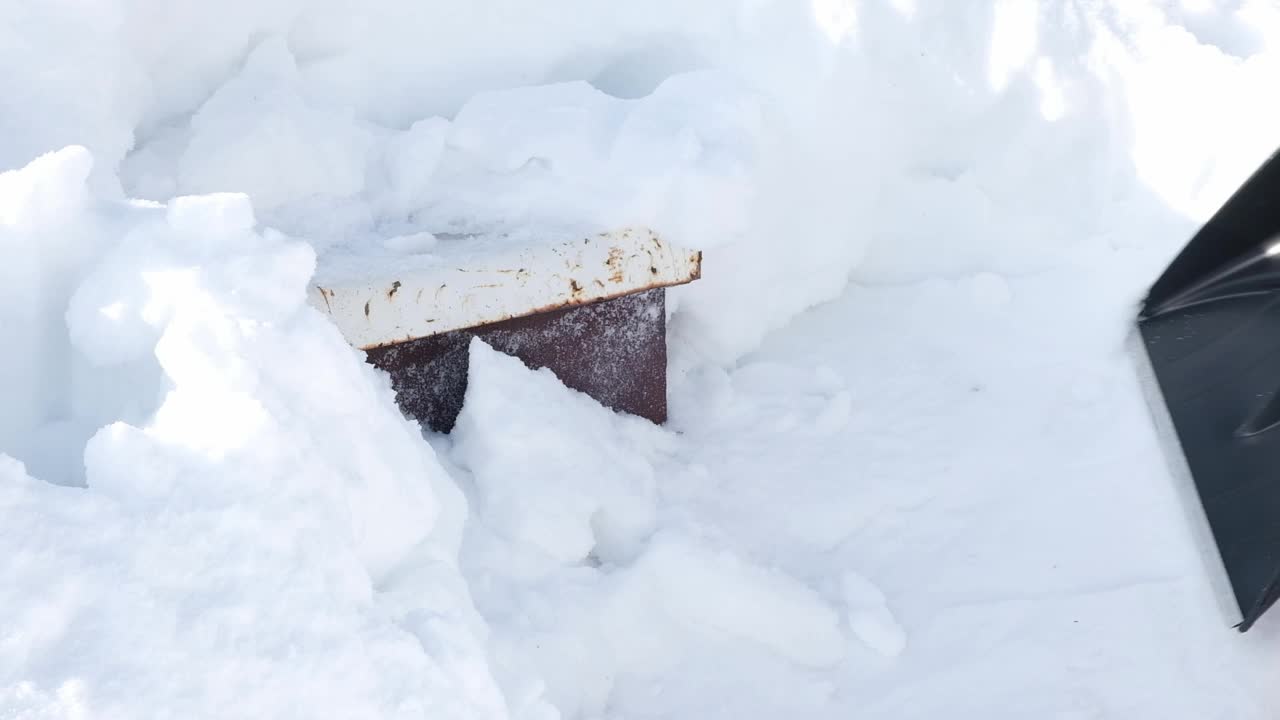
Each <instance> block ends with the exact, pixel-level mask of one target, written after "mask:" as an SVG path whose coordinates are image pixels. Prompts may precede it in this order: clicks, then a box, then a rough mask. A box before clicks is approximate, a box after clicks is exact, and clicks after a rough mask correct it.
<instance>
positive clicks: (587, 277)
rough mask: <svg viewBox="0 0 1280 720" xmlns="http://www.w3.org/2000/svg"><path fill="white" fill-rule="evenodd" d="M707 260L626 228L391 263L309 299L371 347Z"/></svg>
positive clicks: (578, 299)
mask: <svg viewBox="0 0 1280 720" xmlns="http://www.w3.org/2000/svg"><path fill="white" fill-rule="evenodd" d="M448 259H449V258H447V257H444V258H442V260H448ZM701 265H702V254H701V253H700V252H698V251H692V250H685V249H682V248H677V247H675V246H673V245H671V244H669V243H667V242H666V241H665V240H663V239H662V238H661V237H660V236H658V235H657V234H656V233H654V232H653V231H651V230H649V229H646V228H628V229H622V230H615V231H611V232H607V233H600V234H597V235H590V236H585V237H583V236H577V237H574V238H572V239H566V240H565V241H563V242H559V243H555V244H550V245H535V246H529V247H523V248H511V249H509V250H507V251H505V252H501V253H495V254H492V255H481V256H475V255H468V256H466V257H465V260H460V261H459V262H456V263H451V262H442V263H440V264H438V265H436V266H435V267H431V268H420V269H414V270H409V271H398V270H397V268H395V267H388V268H387V272H386V274H385V276H384V277H382V278H379V279H377V280H375V281H370V280H368V279H367V278H362V279H360V280H358V281H353V282H350V283H345V284H341V283H331V284H324V285H316V286H313V287H312V288H311V289H310V292H309V295H308V301H309V302H310V303H311V305H312V306H314V307H315V308H316V309H318V310H320V311H321V312H323V313H325V314H326V315H328V316H329V317H330V318H331V319H332V320H333V322H334V323H335V324H336V325H337V326H338V329H339V330H341V331H342V334H343V335H344V336H345V337H346V338H347V341H348V342H350V343H351V344H352V345H355V346H356V347H359V348H366V349H367V348H372V347H378V346H382V345H388V344H391V343H396V342H403V341H405V340H411V339H414V338H420V337H427V336H430V335H437V334H440V333H444V332H449V331H451V330H459V329H462V328H468V327H475V326H477V325H485V324H488V323H494V322H499V321H502V320H507V319H510V318H514V317H521V316H524V315H531V314H534V313H537V312H540V311H544V310H552V309H556V308H560V307H566V306H570V305H583V304H586V303H590V302H596V301H598V300H605V299H609V298H614V297H619V296H622V295H627V294H630V293H633V292H638V291H640V290H644V289H647V288H653V287H666V286H671V285H679V284H683V283H687V282H691V281H693V280H696V279H697V278H698V277H699V275H700V273H701Z"/></svg>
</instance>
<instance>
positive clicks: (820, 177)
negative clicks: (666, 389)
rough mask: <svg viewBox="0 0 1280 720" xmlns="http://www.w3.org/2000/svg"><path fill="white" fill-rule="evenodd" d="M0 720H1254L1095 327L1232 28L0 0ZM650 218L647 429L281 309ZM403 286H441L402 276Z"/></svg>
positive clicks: (1184, 15) (841, 15)
mask: <svg viewBox="0 0 1280 720" xmlns="http://www.w3.org/2000/svg"><path fill="white" fill-rule="evenodd" d="M0 10H3V13H2V14H0V67H3V68H4V70H5V71H4V72H2V73H0V91H2V92H0V109H3V112H0V169H5V170H8V171H7V172H4V173H3V174H0V259H2V260H3V262H0V278H2V279H3V282H0V333H3V335H2V337H3V338H4V345H3V348H4V352H3V353H0V394H2V395H3V397H4V398H5V403H4V407H3V410H0V558H3V559H4V561H3V563H0V716H3V717H19V718H46V717H47V718H55V717H58V718H61V717H66V718H77V717H92V718H98V717H103V718H107V717H110V718H115V717H218V718H228V717H273V718H284V717H300V718H301V717H306V718H315V717H343V718H347V717H370V718H375V717H376V718H388V717H405V718H410V717H413V718H417V717H424V718H426V717H430V718H449V717H458V718H463V717H465V718H477V717H483V718H507V717H510V718H536V719H539V720H541V719H544V718H545V719H549V718H555V717H563V718H601V719H603V718H609V719H619V720H620V719H621V718H632V719H634V718H659V717H664V718H665V717H672V718H690V717H700V718H744V717H745V718H754V717H759V718H778V717H803V718H827V717H830V718H847V717H876V718H880V717H882V718H917V717H918V718H925V717H930V718H931V717H939V716H942V717H958V718H984V719H986V718H1000V717H1008V718H1025V717H1037V718H1039V717H1045V718H1094V717H1161V718H1187V719H1188V720H1192V719H1194V720H1203V719H1204V718H1219V717H1220V718H1232V719H1236V718H1269V717H1273V716H1274V714H1275V712H1276V708H1277V707H1280V697H1278V696H1277V691H1276V690H1275V689H1274V683H1272V682H1270V679H1271V678H1272V677H1274V675H1275V673H1277V672H1280V650H1278V649H1277V647H1280V646H1278V645H1277V643H1280V621H1278V620H1276V619H1274V618H1271V619H1266V618H1264V620H1263V622H1261V623H1260V624H1259V625H1258V626H1257V627H1256V628H1255V629H1254V630H1253V631H1251V632H1250V633H1249V634H1247V635H1239V634H1237V633H1235V632H1233V631H1232V630H1231V629H1230V628H1229V626H1228V621H1227V618H1226V616H1225V615H1224V614H1223V613H1222V612H1221V610H1220V609H1219V607H1218V605H1217V604H1216V603H1217V599H1216V597H1215V592H1216V590H1217V588H1215V587H1214V577H1213V566H1212V564H1211V563H1206V562H1205V561H1204V560H1203V559H1202V550H1203V549H1204V548H1203V542H1202V541H1200V540H1199V539H1198V538H1197V537H1196V535H1195V526H1194V523H1193V522H1191V521H1190V520H1189V519H1188V513H1187V510H1188V505H1187V501H1188V498H1187V497H1186V495H1185V493H1184V492H1181V490H1183V488H1182V487H1181V486H1180V485H1179V482H1180V481H1179V480H1178V478H1177V474H1176V473H1175V472H1171V470H1170V464H1169V463H1168V462H1167V457H1166V454H1165V449H1164V448H1163V447H1162V445H1161V443H1160V442H1159V440H1158V437H1157V432H1156V430H1155V429H1154V425H1153V422H1152V418H1151V415H1150V413H1149V412H1148V410H1147V406H1146V403H1145V399H1144V397H1143V389H1142V386H1141V383H1140V381H1139V377H1140V367H1139V363H1138V362H1137V358H1136V357H1135V356H1134V354H1133V353H1132V352H1131V351H1130V349H1129V347H1128V345H1127V341H1128V337H1129V336H1128V333H1129V327H1130V317H1131V315H1132V313H1133V311H1134V309H1135V304H1136V302H1137V301H1138V299H1139V298H1140V297H1141V296H1142V293H1143V291H1144V290H1145V288H1146V286H1147V285H1148V284H1149V283H1150V282H1151V281H1152V279H1154V277H1155V276H1156V274H1158V272H1159V271H1160V269H1161V268H1162V267H1163V266H1164V264H1165V263H1166V262H1167V261H1168V259H1169V258H1170V257H1172V255H1173V254H1174V253H1175V252H1177V250H1178V249H1179V248H1180V247H1181V245H1182V243H1183V242H1184V241H1185V240H1186V239H1187V238H1188V237H1189V235H1190V233H1191V232H1192V231H1193V230H1194V228H1195V226H1196V223H1197V222H1199V221H1201V220H1203V219H1205V218H1206V217H1207V216H1208V214H1209V213H1211V212H1212V211H1213V210H1214V209H1215V208H1216V207H1217V205H1218V204H1219V203H1221V202H1222V200H1223V199H1225V197H1226V196H1227V195H1228V194H1229V193H1230V192H1231V191H1232V190H1233V189H1234V188H1235V187H1236V186H1237V185H1238V184H1239V182H1240V181H1241V180H1243V179H1244V177H1245V176H1247V174H1248V173H1249V172H1250V171H1252V169H1253V168H1254V167H1256V166H1257V165H1258V164H1259V163H1260V162H1261V161H1262V159H1263V158H1264V157H1265V156H1266V155H1267V154H1269V153H1270V152H1271V151H1272V150H1273V149H1274V147H1275V146H1277V145H1280V142H1278V139H1280V131H1277V130H1276V128H1278V127H1280V96H1278V95H1276V93H1275V92H1274V90H1273V86H1274V78H1275V77H1276V76H1277V73H1278V72H1280V10H1278V9H1277V8H1276V6H1275V5H1274V4H1273V3H1272V2H1270V1H1269V0H1164V1H1162V2H1149V3H1137V2H1127V1H1126V0H1114V1H1113V2H1086V1H1085V0H1001V1H992V2H986V1H984V2H963V3H961V2H941V1H940V0H939V1H938V2H928V1H927V0H811V1H809V2H800V1H798V0H705V1H700V2H697V3H689V2H680V1H678V0H653V1H652V2H647V3H630V4H617V3H610V4H602V3H595V2H587V1H586V0H551V1H548V2H539V3H527V2H521V1H519V0H472V1H471V2H460V1H458V0H429V1H427V2H415V3H410V2H405V1H403V0H382V1H380V2H365V1H364V0H269V1H264V0H256V1H250V0H243V1H235V2H221V3H211V2H207V0H173V1H171V2H164V3H157V2H143V1H142V0H91V1H88V2H86V1H84V0H77V1H76V2H62V1H50V2H41V3H26V2H20V1H18V0H0ZM631 223H638V224H645V225H649V226H652V227H655V228H657V229H659V230H660V231H661V232H663V234H664V235H666V236H667V237H669V238H671V239H672V240H673V241H674V242H677V243H679V244H682V245H687V246H691V247H698V248H701V249H703V250H704V251H705V266H704V277H703V279H702V280H700V281H698V282H697V283H694V284H693V285H690V286H687V287H682V288H679V289H676V290H674V291H673V292H672V295H671V301H672V302H671V306H672V308H673V316H672V318H671V326H670V327H671V332H670V346H671V352H672V366H671V371H670V384H671V403H672V417H671V421H670V423H669V424H668V425H667V426H666V427H662V428H659V427H654V426H652V425H650V424H648V423H646V422H644V421H641V420H638V419H635V418H629V417H623V416H618V415H616V414H614V413H611V412H609V411H607V410H605V409H604V408H602V407H601V406H599V405H598V404H596V403H595V402H593V401H592V400H590V399H589V398H587V397H585V396H582V395H580V394H577V393H574V392H571V391H569V390H566V389H565V388H564V387H563V386H562V385H561V384H560V383H559V381H558V380H557V379H556V378H555V377H554V376H552V375H551V374H550V373H548V372H546V371H540V372H534V371H530V370H528V369H526V368H525V367H524V366H523V365H522V364H520V363H519V362H517V361H515V360H513V359H511V358H508V357H506V356H503V355H499V354H496V353H494V352H492V351H491V350H489V349H488V348H486V347H485V346H483V345H481V344H476V345H475V346H473V347H472V349H471V353H472V377H471V384H470V387H469V391H468V397H467V403H466V407H465V408H464V410H463V414H462V416H461V417H460V418H459V423H458V427H457V429H456V430H455V431H454V432H453V433H452V434H451V435H449V436H439V435H434V434H430V433H426V434H424V433H422V432H421V431H420V429H419V428H418V427H417V426H416V425H415V424H414V423H412V422H409V421H407V420H406V419H404V418H403V416H402V415H401V414H400V412H399V411H398V410H397V408H396V405H395V402H394V397H393V395H392V392H391V389H390V384H389V382H388V380H387V378H386V377H385V376H384V375H382V374H381V373H379V372H377V371H375V370H374V369H373V368H372V367H370V366H369V365H367V364H365V363H364V362H363V356H362V354H361V353H359V352H358V351H356V350H353V349H352V348H351V347H350V346H349V345H348V344H347V342H346V341H345V340H344V338H343V337H342V336H341V335H340V334H339V332H338V331H337V329H336V328H334V327H333V326H332V325H331V324H330V323H329V322H328V321H326V320H325V319H324V318H323V317H322V316H321V315H320V314H319V313H317V312H316V311H315V310H314V309H312V308H311V307H310V306H308V305H307V303H306V288H307V285H308V283H309V282H311V281H312V280H313V279H315V278H317V277H334V276H339V275H342V274H345V273H352V272H367V271H368V270H369V269H370V268H371V267H376V266H377V265H379V264H387V263H397V262H400V263H403V262H411V261H412V262H418V261H423V258H424V256H429V255H430V254H431V253H432V252H433V248H436V247H437V244H438V242H439V241H438V239H437V238H438V236H443V235H446V234H448V235H456V234H466V233H495V232H497V233H501V232H512V233H521V232H531V231H532V232H536V233H542V234H554V233H556V232H570V231H573V232H577V231H580V230H583V229H605V228H611V227H616V226H620V225H624V224H631ZM428 259H429V258H428Z"/></svg>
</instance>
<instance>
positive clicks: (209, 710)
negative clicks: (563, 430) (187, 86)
mask: <svg viewBox="0 0 1280 720" xmlns="http://www.w3.org/2000/svg"><path fill="white" fill-rule="evenodd" d="M90 163H91V158H90V156H89V154H88V153H87V152H85V151H84V150H83V149H78V148H71V149H68V150H65V151H62V152H59V153H56V154H53V155H49V156H45V157H41V158H39V159H38V160H36V161H35V162H33V163H32V164H31V165H30V166H28V167H26V168H24V169H22V170H19V171H15V172H10V173H7V174H5V175H3V176H0V187H3V189H4V190H3V194H2V196H3V198H4V211H3V218H2V221H3V225H2V226H0V227H2V228H3V238H4V243H5V253H6V257H12V258H14V259H15V260H21V261H23V262H24V265H23V268H24V270H25V272H24V273H23V275H22V277H21V278H19V279H21V280H23V281H24V282H25V284H17V285H16V286H15V285H8V286H6V287H5V288H4V295H5V297H4V302H3V303H2V304H0V307H4V308H6V309H13V308H35V309H34V310H27V309H24V310H21V311H17V312H15V311H14V310H9V313H10V314H9V315H8V316H6V317H5V320H4V322H5V327H6V328H7V332H9V331H11V332H14V333H15V334H16V335H17V336H18V337H20V338H23V339H24V340H25V341H26V342H24V343H23V344H22V345H19V346H15V347H14V349H15V350H16V349H18V348H21V350H22V352H23V353H26V352H29V353H30V357H32V358H35V361H30V360H27V361H12V360H11V361H9V365H8V366H7V367H6V372H5V373H4V382H5V383H6V387H5V392H6V394H10V393H12V394H11V395H10V396H11V397H16V398H21V402H15V403H14V404H12V405H9V406H8V407H7V408H6V413H5V419H6V421H7V424H6V426H5V436H4V437H3V444H4V446H5V447H6V449H7V450H12V448H15V447H17V448H22V447H24V443H23V442H22V441H21V440H22V439H21V438H20V437H18V436H20V435H21V433H22V430H23V429H26V428H36V430H35V435H36V436H37V439H36V440H35V441H28V442H27V443H25V447H27V448H31V447H38V448H39V449H40V450H42V451H43V452H37V453H35V454H34V455H33V456H32V457H33V458H34V460H35V462H34V463H33V466H44V467H46V468H49V469H50V472H51V473H53V476H54V477H58V476H57V472H56V471H57V470H58V469H61V470H62V471H63V474H62V475H61V477H58V479H60V480H62V481H64V482H65V483H66V484H68V485H75V484H81V485H84V486H85V487H58V486H55V485H52V484H49V483H47V482H43V481H41V480H37V479H33V478H32V477H30V476H29V475H28V474H27V471H26V470H25V469H24V466H23V465H22V464H21V463H20V462H18V461H16V460H14V459H13V458H12V457H9V456H0V461H2V464H0V473H2V475H0V517H3V518H4V519H5V520H4V527H5V532H4V533H3V535H2V536H0V554H3V556H4V557H5V570H4V574H3V581H2V582H0V615H3V617H5V618H6V622H5V623H4V624H3V629H2V630H0V710H2V711H3V712H2V713H0V714H6V715H16V716H20V717H25V716H29V715H30V716H35V715H41V714H43V713H46V712H47V713H48V714H49V715H50V716H67V717H82V716H90V717H120V716H129V715H135V714H137V712H138V711H139V709H141V708H146V712H148V713H160V714H176V715H184V716H194V717H207V716H218V717H263V716H272V717H316V716H319V715H331V714H336V715H340V716H344V717H367V716H377V717H386V716H396V717H440V716H441V715H442V714H443V715H444V716H446V717H475V716H477V715H479V716H490V717H501V716H504V714H505V703H504V701H503V698H502V695H501V694H500V693H499V692H498V689H497V686H496V685H495V684H494V681H493V679H492V678H491V677H490V676H489V675H488V670H487V657H486V654H485V646H484V641H483V635H482V633H483V624H482V623H481V622H480V621H479V619H478V618H477V617H476V616H475V615H474V610H473V609H472V606H471V602H470V599H469V598H468V596H467V593H466V588H465V585H464V583H462V581H461V578H460V577H459V575H458V572H457V569H456V566H455V565H454V564H453V563H454V560H453V558H454V557H456V551H457V548H456V544H457V541H458V539H457V538H456V537H451V535H450V533H449V532H444V533H442V532H440V531H438V530H437V526H438V519H439V518H440V516H441V515H442V514H448V515H451V516H455V517H456V516H457V515H458V514H460V513H463V512H465V510H464V507H463V506H462V504H461V498H460V497H459V496H457V494H456V493H457V491H456V490H455V489H453V488H452V482H451V481H450V480H449V478H448V476H447V475H445V473H444V471H443V469H442V468H441V467H440V465H439V464H438V463H437V462H436V460H435V458H434V455H433V453H432V452H431V450H430V448H429V446H427V445H426V444H425V443H423V441H422V439H421V436H420V434H419V431H418V430H417V428H416V426H414V425H412V424H411V423H409V422H407V421H406V420H405V419H404V418H403V417H402V416H401V415H400V414H399V412H398V411H397V410H396V409H395V405H394V403H393V401H392V396H391V391H390V388H389V385H388V383H387V380H386V378H385V376H383V375H381V374H378V373H375V372H374V371H373V370H372V369H371V368H370V367H369V366H367V365H365V364H364V363H363V362H362V358H361V357H360V356H359V355H358V354H357V353H356V352H354V351H353V350H351V349H350V347H349V346H347V345H346V343H345V341H344V340H343V338H342V337H341V336H340V335H339V334H338V332H337V330H336V329H334V328H333V327H332V326H331V325H330V324H328V323H327V322H326V321H325V320H324V319H323V318H322V317H321V316H320V315H319V314H318V313H316V312H315V311H314V310H312V309H311V308H310V307H309V306H308V305H306V304H305V287H306V284H307V282H308V280H309V278H310V277H311V274H312V272H313V269H314V261H315V258H314V253H313V251H312V250H311V248H310V247H309V246H307V245H306V244H304V243H300V242H298V241H294V240H290V239H287V238H285V237H284V236H282V235H281V234H280V233H277V232H274V231H270V230H259V229H258V228H257V227H256V223H255V220H254V215H253V212H252V209H251V207H250V205H249V202H248V200H247V198H245V197H244V196H243V195H211V196H203V197H184V198H178V199H175V200H174V201H172V202H170V203H169V204H168V205H167V206H161V205H150V204H138V203H134V204H124V203H119V202H110V201H103V200H101V199H99V198H97V197H95V196H94V195H93V194H92V193H90V192H88V191H87V190H86V186H85V182H86V178H87V177H88V175H89V171H90ZM55 243H61V246H59V245H57V244H55ZM64 309H65V310H64ZM64 312H65V321H62V320H61V317H62V315H63V313H64ZM13 354H21V353H13ZM99 428H100V429H99ZM86 433H92V435H91V437H88V440H87V443H86V442H85V437H86ZM82 448H83V452H81V449H82ZM63 456H65V457H66V458H76V457H83V472H82V473H79V474H78V473H74V472H73V469H72V468H71V467H69V466H70V465H71V461H67V466H66V467H61V468H57V467H55V465H56V463H57V462H58V461H59V460H61V458H62V457H63ZM454 522H455V521H453V520H451V519H446V521H445V522H444V523H443V524H442V525H440V527H441V528H444V529H445V530H447V529H448V528H450V527H453V524H454ZM406 564H408V566H409V567H408V569H406ZM415 577H417V578H419V580H418V582H422V581H423V580H422V579H423V578H426V579H427V580H430V581H431V585H433V586H434V587H433V591H432V593H430V594H427V595H424V596H420V597H418V598H417V602H416V603H415V604H414V605H412V606H410V609H409V610H406V611H404V614H405V621H403V622H397V618H396V616H395V615H394V614H393V613H392V612H390V611H391V609H392V608H391V607H389V606H388V604H387V603H385V602H384V601H383V600H382V599H381V598H380V595H379V593H378V592H377V590H376V588H380V587H382V588H383V589H384V591H385V592H391V593H393V594H394V592H395V591H396V588H398V587H400V586H402V585H403V584H405V583H411V582H413V578H415ZM410 610H412V611H413V612H428V611H429V612H432V613H435V614H438V615H441V616H445V617H451V618H453V620H454V621H453V622H451V623H449V624H448V625H447V626H445V627H439V626H436V625H433V624H430V623H427V624H423V623H418V622H409V621H411V620H412V619H413V615H412V612H410Z"/></svg>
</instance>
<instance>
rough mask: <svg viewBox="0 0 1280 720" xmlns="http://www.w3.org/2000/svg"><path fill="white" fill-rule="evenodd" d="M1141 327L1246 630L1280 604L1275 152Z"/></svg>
mask: <svg viewBox="0 0 1280 720" xmlns="http://www.w3.org/2000/svg"><path fill="white" fill-rule="evenodd" d="M1138 327H1139V330H1140V332H1141V335H1142V339H1143V345H1144V347H1145V349H1146V353H1147V356H1148V358H1149V359H1150V363H1151V368H1152V370H1153V371H1154V373H1155V377H1156V381H1157V384H1158V386H1159V389H1160V393H1161V395H1162V396H1163V397H1164V401H1165V406H1166V407H1167V408H1168V411H1169V416H1170V419H1171V420H1172V421H1173V427H1174V430H1175V431H1176V434H1177V437H1178V441H1179V444H1180V446H1181V449H1182V453H1183V455H1184V456H1185V458H1186V461H1187V466H1188V467H1189V468H1190V471H1191V476H1192V480H1193V481H1194V483H1195V487H1196V492H1197V494H1198V496H1199V499H1200V503H1201V505H1202V506H1203V508H1204V514H1205V517H1206V519H1207V520H1208V523H1209V528H1210V530H1211V532H1212V534H1213V538H1214V541H1215V543H1216V544H1217V550H1218V555H1219V557H1220V558H1221V560H1222V564H1223V566H1224V569H1225V570H1226V575H1227V577H1228V579H1229V580H1230V583H1231V588H1232V592H1233V593H1234V595H1235V599H1236V602H1237V603H1238V604H1239V607H1240V614H1241V617H1242V618H1243V619H1242V621H1241V622H1240V624H1239V625H1238V626H1237V627H1238V628H1239V630H1240V631H1241V632H1243V631H1245V630H1248V629H1249V628H1250V627H1251V626H1252V625H1253V624H1254V622H1255V621H1257V619H1258V618H1259V617H1260V616H1261V615H1262V614H1263V613H1264V612H1266V610H1267V609H1268V608H1270V607H1271V606H1272V605H1273V604H1274V603H1275V602H1276V599H1277V597H1280V154H1277V155H1272V156H1271V158H1269V159H1268V160H1267V161H1266V163H1264V164H1263V165H1262V167H1261V168H1259V169H1258V170H1257V172H1255V173H1254V175H1253V176H1252V177H1250V178H1249V180H1248V181H1246V182H1245V184H1244V185H1242V186H1241V187H1240V189H1239V190H1238V191H1237V192H1236V194H1235V195H1233V196H1232V197H1231V198H1230V199H1229V200H1228V201H1227V202H1226V204H1224V205H1223V206H1222V208H1221V209H1220V210H1219V211H1218V212H1217V214H1215V215H1214V216H1213V217H1212V218H1211V219H1210V220H1209V222H1207V223H1206V224H1205V225H1204V226H1203V227H1202V228H1201V229H1200V230H1199V232H1197V233H1196V234H1195V236H1194V237H1193V238H1192V239H1191V241H1190V242H1189V243H1188V244H1187V246H1186V247H1185V248H1184V249H1183V251H1182V252H1181V253H1180V254H1179V255H1178V257H1177V258H1176V259H1175V260H1174V261H1173V262H1172V263H1171V264H1170V265H1169V267H1168V269H1167V270H1165V272H1164V274H1163V275H1161V277H1160V278H1159V280H1157V281H1156V283H1155V284H1154V285H1153V286H1152V288H1151V291H1150V293H1149V294H1148V296H1147V298H1146V300H1145V302H1144V304H1143V307H1142V311H1141V313H1140V315H1139V317H1138Z"/></svg>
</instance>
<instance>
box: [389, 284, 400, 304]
mask: <svg viewBox="0 0 1280 720" xmlns="http://www.w3.org/2000/svg"><path fill="white" fill-rule="evenodd" d="M399 291H400V281H399V280H396V281H394V282H392V283H391V289H390V290H388V291H387V299H388V300H390V299H392V298H394V297H395V296H396V293H397V292H399Z"/></svg>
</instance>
